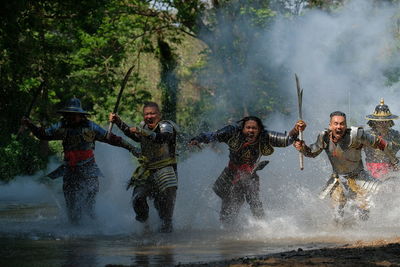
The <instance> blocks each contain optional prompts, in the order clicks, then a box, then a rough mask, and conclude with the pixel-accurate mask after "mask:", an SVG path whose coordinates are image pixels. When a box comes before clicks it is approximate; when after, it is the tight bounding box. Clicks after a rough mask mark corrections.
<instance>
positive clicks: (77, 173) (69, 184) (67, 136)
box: [28, 120, 135, 223]
mask: <svg viewBox="0 0 400 267" xmlns="http://www.w3.org/2000/svg"><path fill="white" fill-rule="evenodd" d="M28 127H29V128H30V129H31V131H32V133H33V134H34V135H35V136H36V137H38V138H39V139H42V140H62V145H63V149H64V165H63V166H62V167H61V168H59V169H58V170H56V171H55V172H53V173H52V174H50V177H51V178H53V179H54V178H57V177H59V176H63V190H64V197H65V202H66V206H67V212H68V217H69V219H70V221H71V222H72V223H79V221H80V219H81V218H82V216H83V215H85V214H86V215H88V216H90V217H92V218H93V217H94V205H95V198H96V195H97V192H98V191H99V181H98V177H99V176H100V175H101V172H100V170H99V168H98V166H97V164H96V162H95V158H94V149H95V141H100V142H104V143H108V144H110V145H114V146H119V147H123V148H125V149H128V150H130V151H132V152H134V151H135V148H134V147H133V146H132V145H130V144H129V143H127V142H125V141H124V140H123V139H122V138H121V137H118V136H116V135H114V134H111V135H110V138H109V139H107V131H106V130H104V129H103V128H101V127H100V126H99V125H97V124H96V123H94V122H92V121H90V120H84V121H82V123H80V124H78V125H70V124H68V123H67V122H66V121H65V120H62V121H61V122H58V123H56V124H53V125H52V126H50V127H49V128H46V129H45V128H42V127H40V128H39V127H36V126H35V125H33V124H30V125H28Z"/></svg>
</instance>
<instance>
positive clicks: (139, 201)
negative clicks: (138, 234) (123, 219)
mask: <svg viewBox="0 0 400 267" xmlns="http://www.w3.org/2000/svg"><path fill="white" fill-rule="evenodd" d="M132 206H133V209H134V211H135V213H136V217H135V219H136V220H137V221H138V222H141V223H144V222H146V221H147V219H148V218H149V205H148V204H147V201H146V197H142V196H136V197H134V198H133V200H132Z"/></svg>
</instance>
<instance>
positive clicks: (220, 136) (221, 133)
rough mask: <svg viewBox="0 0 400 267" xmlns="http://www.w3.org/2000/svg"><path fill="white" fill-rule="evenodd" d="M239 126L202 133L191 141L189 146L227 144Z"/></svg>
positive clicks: (229, 126)
mask: <svg viewBox="0 0 400 267" xmlns="http://www.w3.org/2000/svg"><path fill="white" fill-rule="evenodd" d="M237 131H238V127H237V126H233V125H228V126H225V127H224V128H222V129H219V130H218V131H215V132H206V133H201V134H199V135H198V136H195V137H193V138H192V139H191V141H190V143H189V145H197V144H199V143H205V144H208V143H212V142H227V141H228V140H229V139H230V138H231V137H232V136H233V135H234V134H235V133H236V132H237Z"/></svg>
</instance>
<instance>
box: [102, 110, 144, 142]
mask: <svg viewBox="0 0 400 267" xmlns="http://www.w3.org/2000/svg"><path fill="white" fill-rule="evenodd" d="M109 121H110V122H112V123H115V125H117V127H118V128H119V129H121V131H122V132H123V133H124V134H125V135H126V136H128V137H129V138H131V139H132V140H133V141H135V142H140V137H139V135H138V134H137V133H136V132H135V130H134V128H136V127H129V126H128V125H127V124H126V123H125V122H124V121H122V119H121V118H120V117H119V116H118V115H117V114H115V113H110V115H109Z"/></svg>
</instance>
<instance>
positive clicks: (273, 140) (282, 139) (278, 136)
mask: <svg viewBox="0 0 400 267" xmlns="http://www.w3.org/2000/svg"><path fill="white" fill-rule="evenodd" d="M266 135H267V136H265V137H261V138H268V140H269V144H270V145H271V146H274V147H287V146H289V145H291V144H292V143H293V141H294V140H295V138H294V137H293V136H291V135H287V134H286V132H285V133H280V132H274V131H266Z"/></svg>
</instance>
